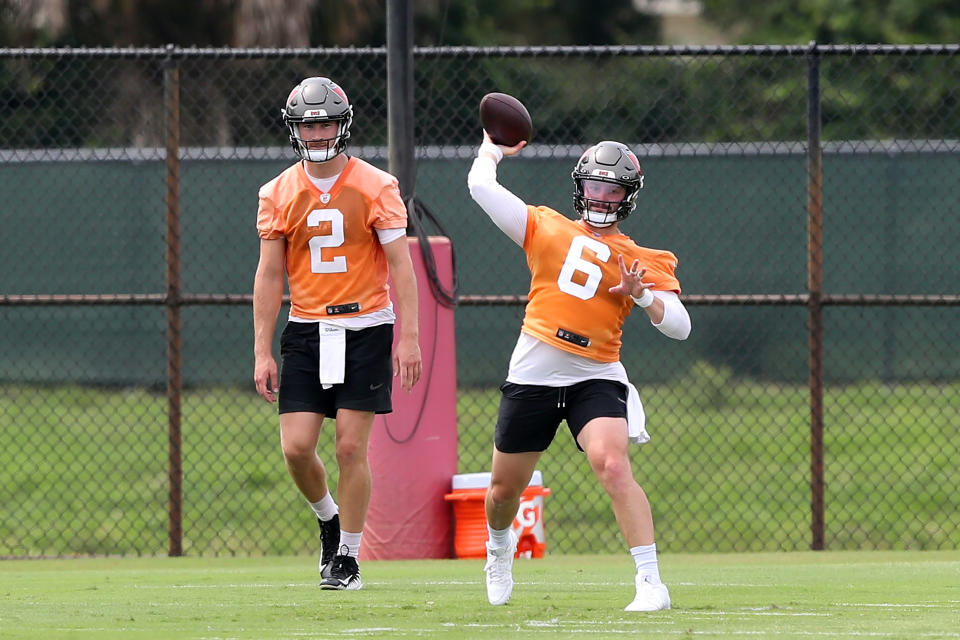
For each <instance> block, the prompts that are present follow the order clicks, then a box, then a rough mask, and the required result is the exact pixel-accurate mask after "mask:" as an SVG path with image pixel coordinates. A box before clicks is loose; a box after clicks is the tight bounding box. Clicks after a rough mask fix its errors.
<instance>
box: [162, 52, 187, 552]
mask: <svg viewBox="0 0 960 640" xmlns="http://www.w3.org/2000/svg"><path fill="white" fill-rule="evenodd" d="M167 50H168V52H169V53H170V54H171V55H168V57H167V59H166V60H165V62H164V68H163V85H164V86H163V93H164V115H165V118H164V129H165V131H164V133H165V139H166V173H165V181H166V196H167V202H166V212H167V215H166V218H167V220H166V264H167V295H166V307H167V432H168V443H169V444H168V452H169V468H168V474H169V487H170V496H169V552H168V553H169V555H171V556H180V555H183V522H182V516H183V468H182V460H181V446H180V436H181V433H180V430H181V420H182V415H181V405H180V403H181V393H182V390H183V376H182V372H183V366H182V365H183V354H182V351H181V347H182V344H181V341H182V332H181V317H180V311H181V309H180V307H181V304H182V300H181V293H182V292H181V288H180V63H179V62H178V61H176V60H174V59H173V57H172V51H173V45H167Z"/></svg>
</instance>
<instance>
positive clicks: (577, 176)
mask: <svg viewBox="0 0 960 640" xmlns="http://www.w3.org/2000/svg"><path fill="white" fill-rule="evenodd" d="M570 176H571V177H572V178H573V184H574V187H575V190H574V193H573V207H574V209H576V210H577V213H578V214H580V217H581V218H583V219H584V220H585V221H586V222H589V223H590V224H592V225H593V226H595V227H609V226H610V225H611V224H613V223H614V222H617V221H619V220H623V219H624V218H626V217H627V216H628V215H630V212H631V211H633V210H634V209H635V208H636V207H637V196H638V195H639V193H640V189H643V168H641V167H640V161H639V160H637V156H636V155H634V153H633V152H632V151H630V149H629V148H628V147H627V145H625V144H622V143H620V142H614V141H612V140H604V141H603V142H598V143H597V144H595V145H593V146H592V147H590V148H589V149H587V150H586V151H584V152H583V155H582V156H580V159H579V160H577V164H576V165H575V166H574V167H573V172H572V173H571V174H570ZM590 180H593V181H598V182H606V183H610V184H615V185H619V186H621V187H623V189H624V191H625V193H624V196H623V199H622V200H621V201H620V202H619V204H617V205H616V206H611V203H609V202H605V201H603V200H592V199H590V198H588V197H587V195H586V194H585V193H584V182H585V181H590Z"/></svg>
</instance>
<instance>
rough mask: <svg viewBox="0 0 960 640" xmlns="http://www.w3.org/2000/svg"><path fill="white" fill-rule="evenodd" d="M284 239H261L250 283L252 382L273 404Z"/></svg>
mask: <svg viewBox="0 0 960 640" xmlns="http://www.w3.org/2000/svg"><path fill="white" fill-rule="evenodd" d="M285 246H286V240H283V239H282V238H281V239H277V240H262V239H261V240H260V262H259V263H258V264H257V274H256V276H254V280H253V357H254V365H253V381H254V384H256V387H257V393H258V394H260V396H261V397H262V398H263V399H264V400H266V401H267V402H275V401H276V399H277V397H276V393H277V389H278V387H279V386H280V376H279V374H278V372H277V362H276V360H274V359H273V332H274V330H275V329H276V325H277V314H278V313H279V312H280V305H281V304H282V303H283V258H284V249H285Z"/></svg>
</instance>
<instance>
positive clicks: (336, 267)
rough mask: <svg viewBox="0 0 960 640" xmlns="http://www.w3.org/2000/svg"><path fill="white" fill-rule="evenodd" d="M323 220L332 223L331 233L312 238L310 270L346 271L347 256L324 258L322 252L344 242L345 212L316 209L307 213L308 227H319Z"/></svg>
mask: <svg viewBox="0 0 960 640" xmlns="http://www.w3.org/2000/svg"><path fill="white" fill-rule="evenodd" d="M321 222H329V223H330V234H329V235H325V236H313V237H312V238H310V243H309V244H310V270H311V271H313V272H314V273H345V272H346V270H347V257H346V256H336V257H335V258H333V259H332V260H324V259H323V255H322V253H321V251H322V250H323V249H330V248H333V247H339V246H340V245H342V244H343V213H341V212H340V210H339V209H314V210H313V211H311V212H310V213H309V214H308V215H307V226H308V227H319V226H320V223H321Z"/></svg>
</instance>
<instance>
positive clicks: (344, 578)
mask: <svg viewBox="0 0 960 640" xmlns="http://www.w3.org/2000/svg"><path fill="white" fill-rule="evenodd" d="M320 588H321V589H337V590H347V591H354V590H356V589H362V588H363V581H361V580H360V567H359V566H358V565H357V559H356V558H352V557H350V556H336V557H335V558H334V559H333V566H332V567H331V569H330V576H329V577H327V578H324V579H323V580H321V581H320Z"/></svg>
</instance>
